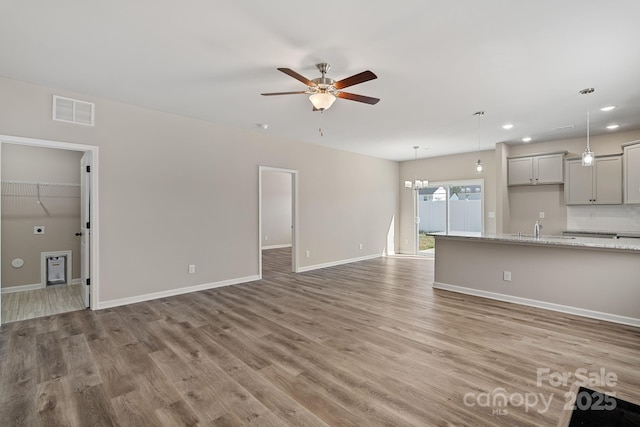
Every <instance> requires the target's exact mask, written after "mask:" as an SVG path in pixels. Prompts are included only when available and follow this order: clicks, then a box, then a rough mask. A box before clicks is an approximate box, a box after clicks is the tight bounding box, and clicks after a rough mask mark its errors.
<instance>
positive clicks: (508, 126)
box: [502, 123, 513, 130]
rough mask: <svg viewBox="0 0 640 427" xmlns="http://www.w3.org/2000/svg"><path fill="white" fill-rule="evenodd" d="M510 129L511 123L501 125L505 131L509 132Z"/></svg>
mask: <svg viewBox="0 0 640 427" xmlns="http://www.w3.org/2000/svg"><path fill="white" fill-rule="evenodd" d="M512 127H513V125H512V124H511V123H507V124H504V125H502V129H507V130H509V129H511V128H512Z"/></svg>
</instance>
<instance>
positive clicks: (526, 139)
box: [522, 136, 533, 142]
mask: <svg viewBox="0 0 640 427" xmlns="http://www.w3.org/2000/svg"><path fill="white" fill-rule="evenodd" d="M532 139H533V138H531V137H530V136H525V137H524V138H522V142H531V140H532Z"/></svg>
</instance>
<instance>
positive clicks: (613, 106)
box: [600, 105, 616, 111]
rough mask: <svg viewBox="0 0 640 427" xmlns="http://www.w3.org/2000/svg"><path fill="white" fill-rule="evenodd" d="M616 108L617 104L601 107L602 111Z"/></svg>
mask: <svg viewBox="0 0 640 427" xmlns="http://www.w3.org/2000/svg"><path fill="white" fill-rule="evenodd" d="M614 108H616V106H615V105H607V106H606V107H602V108H601V109H600V111H611V110H613V109H614Z"/></svg>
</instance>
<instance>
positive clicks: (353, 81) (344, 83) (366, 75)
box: [333, 70, 378, 89]
mask: <svg viewBox="0 0 640 427" xmlns="http://www.w3.org/2000/svg"><path fill="white" fill-rule="evenodd" d="M377 78H378V76H376V75H375V74H373V72H371V71H369V70H367V71H363V72H361V73H358V74H355V75H353V76H351V77H347V78H346V79H342V80H338V81H337V82H335V83H334V84H333V87H335V88H336V89H344V88H345V87H349V86H353V85H357V84H359V83H364V82H368V81H369V80H373V79H377Z"/></svg>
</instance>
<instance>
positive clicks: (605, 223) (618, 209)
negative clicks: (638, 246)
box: [567, 205, 640, 232]
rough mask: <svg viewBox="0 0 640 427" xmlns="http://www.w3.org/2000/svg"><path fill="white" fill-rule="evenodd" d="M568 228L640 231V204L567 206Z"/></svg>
mask: <svg viewBox="0 0 640 427" xmlns="http://www.w3.org/2000/svg"><path fill="white" fill-rule="evenodd" d="M567 230H580V231H616V232H620V231H632V232H640V206H638V205H593V206H567Z"/></svg>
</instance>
